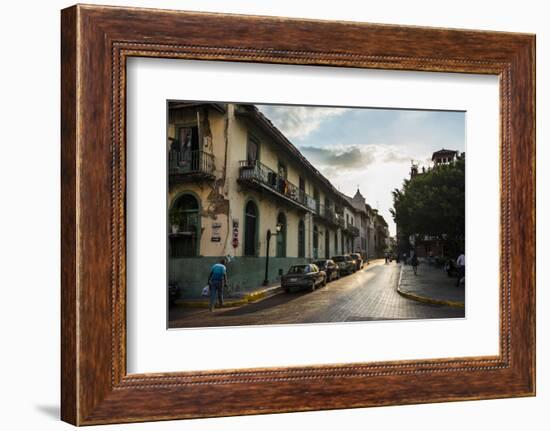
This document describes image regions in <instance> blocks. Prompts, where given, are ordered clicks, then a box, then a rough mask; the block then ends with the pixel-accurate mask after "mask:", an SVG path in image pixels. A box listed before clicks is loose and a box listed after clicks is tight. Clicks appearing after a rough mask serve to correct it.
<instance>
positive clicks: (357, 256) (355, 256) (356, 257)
mask: <svg viewBox="0 0 550 431" xmlns="http://www.w3.org/2000/svg"><path fill="white" fill-rule="evenodd" d="M350 256H351V257H353V258H354V259H358V258H359V255H358V254H356V253H353V254H352V255H350Z"/></svg>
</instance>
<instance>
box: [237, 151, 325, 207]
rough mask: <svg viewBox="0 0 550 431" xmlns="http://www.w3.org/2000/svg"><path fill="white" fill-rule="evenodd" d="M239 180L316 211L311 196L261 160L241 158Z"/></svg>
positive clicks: (298, 205) (295, 204) (288, 201)
mask: <svg viewBox="0 0 550 431" xmlns="http://www.w3.org/2000/svg"><path fill="white" fill-rule="evenodd" d="M238 181H239V183H241V184H245V185H248V186H251V187H254V188H256V189H259V190H267V191H269V192H270V193H273V194H274V195H275V196H277V197H278V198H280V199H282V200H284V201H285V202H287V203H289V204H292V205H294V206H297V207H298V208H300V209H302V210H304V211H309V212H315V204H316V202H315V200H314V199H313V198H311V196H309V195H308V194H306V193H305V192H304V191H303V190H301V189H300V188H298V187H297V186H295V185H294V184H292V183H291V182H290V181H288V180H287V179H286V178H283V177H282V176H280V175H279V174H277V172H275V171H274V170H272V169H270V168H268V167H267V166H266V165H264V164H262V163H260V162H259V161H248V160H241V161H240V162H239V180H238Z"/></svg>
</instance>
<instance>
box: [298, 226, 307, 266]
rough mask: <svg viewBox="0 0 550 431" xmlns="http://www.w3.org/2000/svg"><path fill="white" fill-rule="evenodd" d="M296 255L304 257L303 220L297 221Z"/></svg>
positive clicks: (304, 232)
mask: <svg viewBox="0 0 550 431" xmlns="http://www.w3.org/2000/svg"><path fill="white" fill-rule="evenodd" d="M298 257H306V226H305V224H304V221H303V220H300V222H299V223H298Z"/></svg>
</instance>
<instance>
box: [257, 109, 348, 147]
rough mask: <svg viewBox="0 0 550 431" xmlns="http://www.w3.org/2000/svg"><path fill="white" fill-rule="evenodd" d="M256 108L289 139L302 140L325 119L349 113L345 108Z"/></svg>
mask: <svg viewBox="0 0 550 431" xmlns="http://www.w3.org/2000/svg"><path fill="white" fill-rule="evenodd" d="M258 108H259V109H260V111H262V112H263V113H264V115H265V116H266V117H267V118H269V119H270V120H271V122H272V123H273V124H274V125H275V126H276V127H277V128H278V129H279V130H280V131H281V132H283V134H284V135H285V136H286V137H287V138H289V139H295V138H304V137H306V136H308V135H309V134H311V133H312V132H314V131H316V130H317V129H318V128H319V127H320V126H321V124H322V123H323V122H324V121H326V120H327V119H329V118H331V117H336V116H339V115H342V114H344V113H345V112H347V111H349V109H347V108H318V107H310V106H275V105H258Z"/></svg>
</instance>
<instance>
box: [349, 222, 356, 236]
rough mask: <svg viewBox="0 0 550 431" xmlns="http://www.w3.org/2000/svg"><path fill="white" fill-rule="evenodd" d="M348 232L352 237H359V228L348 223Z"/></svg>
mask: <svg viewBox="0 0 550 431" xmlns="http://www.w3.org/2000/svg"><path fill="white" fill-rule="evenodd" d="M346 230H347V231H348V232H349V233H350V234H351V235H352V236H359V228H358V227H356V226H353V225H352V224H350V223H348V224H347V226H346Z"/></svg>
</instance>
